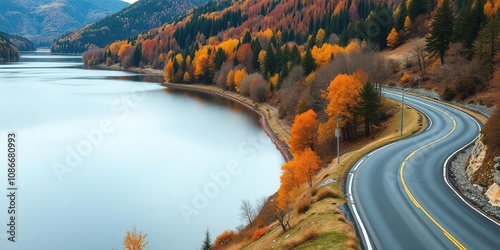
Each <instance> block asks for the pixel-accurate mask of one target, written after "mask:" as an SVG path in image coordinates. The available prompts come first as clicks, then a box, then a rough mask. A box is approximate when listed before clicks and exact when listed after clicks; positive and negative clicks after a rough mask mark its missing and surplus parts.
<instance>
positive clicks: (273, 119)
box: [94, 64, 292, 162]
mask: <svg viewBox="0 0 500 250" xmlns="http://www.w3.org/2000/svg"><path fill="white" fill-rule="evenodd" d="M94 67H96V68H97V69H103V70H118V71H128V72H133V73H141V74H150V75H157V76H161V77H163V70H159V69H152V68H135V67H130V68H124V67H121V66H119V65H118V64H113V65H110V66H107V65H104V64H99V65H95V66H94ZM160 85H161V86H164V87H167V88H172V89H180V90H187V91H196V92H204V93H208V94H215V95H218V96H221V97H223V98H226V99H229V100H232V101H235V102H238V103H239V104H241V105H243V106H245V107H247V108H248V109H250V110H251V111H253V112H255V113H257V114H258V115H259V116H260V118H259V123H260V126H261V128H262V130H264V132H265V133H266V134H267V136H269V138H270V139H271V141H272V142H273V143H274V145H275V146H276V149H278V151H279V152H280V153H281V155H282V156H283V158H284V159H285V162H288V161H290V160H291V159H292V154H291V153H290V150H289V148H290V145H289V139H290V136H291V135H290V128H289V127H288V126H287V125H286V124H283V122H282V121H280V119H279V118H278V114H277V111H276V110H275V109H274V107H272V106H271V105H269V104H266V103H256V102H254V101H252V100H251V99H250V98H247V97H244V96H242V95H240V94H238V93H235V92H231V91H227V90H222V89H220V88H218V87H216V86H213V85H201V84H184V83H168V82H163V83H160Z"/></svg>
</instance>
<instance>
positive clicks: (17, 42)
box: [0, 31, 36, 51]
mask: <svg viewBox="0 0 500 250" xmlns="http://www.w3.org/2000/svg"><path fill="white" fill-rule="evenodd" d="M0 35H1V36H2V37H4V38H6V39H7V40H9V42H10V43H11V44H12V45H14V47H16V48H17V49H18V50H19V51H34V50H36V47H35V45H34V44H33V42H31V41H30V40H28V39H26V38H24V37H22V36H17V35H12V34H8V33H4V32H1V31H0Z"/></svg>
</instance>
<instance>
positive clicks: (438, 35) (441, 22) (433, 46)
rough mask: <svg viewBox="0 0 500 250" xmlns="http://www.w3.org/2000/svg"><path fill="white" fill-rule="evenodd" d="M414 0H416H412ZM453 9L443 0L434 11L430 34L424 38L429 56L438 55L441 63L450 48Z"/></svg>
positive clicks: (448, 2)
mask: <svg viewBox="0 0 500 250" xmlns="http://www.w3.org/2000/svg"><path fill="white" fill-rule="evenodd" d="M413 1H416V0H412V2H413ZM453 20H454V17H453V10H452V9H451V6H450V1H449V0H443V2H441V6H439V8H438V9H437V11H436V15H435V16H434V18H433V19H432V23H431V27H430V35H429V37H427V38H426V39H425V41H426V42H427V45H426V50H427V51H428V52H429V53H430V56H439V58H440V60H441V65H443V64H444V55H445V53H446V51H447V50H448V49H449V48H450V41H451V38H452V35H453V23H454V22H453Z"/></svg>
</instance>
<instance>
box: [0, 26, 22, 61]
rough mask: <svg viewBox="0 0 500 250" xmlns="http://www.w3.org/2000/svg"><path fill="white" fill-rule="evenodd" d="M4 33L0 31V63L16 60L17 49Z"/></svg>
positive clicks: (17, 58) (17, 57)
mask: <svg viewBox="0 0 500 250" xmlns="http://www.w3.org/2000/svg"><path fill="white" fill-rule="evenodd" d="M5 35H6V34H5V33H3V32H0V63H4V62H15V61H18V60H19V51H18V50H17V49H16V47H14V45H12V43H11V42H10V41H9V38H7V37H6V36H5Z"/></svg>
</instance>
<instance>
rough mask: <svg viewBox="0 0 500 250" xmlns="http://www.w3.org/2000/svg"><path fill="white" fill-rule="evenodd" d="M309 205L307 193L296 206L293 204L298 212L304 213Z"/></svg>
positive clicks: (309, 198) (309, 199) (309, 200)
mask: <svg viewBox="0 0 500 250" xmlns="http://www.w3.org/2000/svg"><path fill="white" fill-rule="evenodd" d="M310 207H311V197H310V196H309V195H306V196H305V197H304V198H302V199H301V200H300V201H299V202H298V203H297V206H295V210H296V211H297V213H299V214H305V213H306V212H307V211H308V210H309V208H310Z"/></svg>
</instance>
